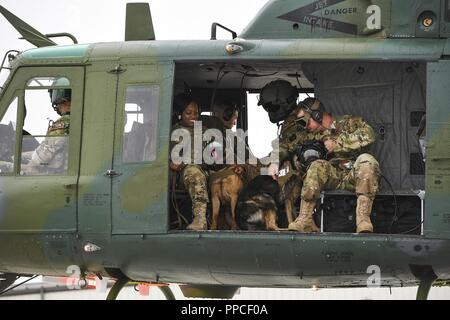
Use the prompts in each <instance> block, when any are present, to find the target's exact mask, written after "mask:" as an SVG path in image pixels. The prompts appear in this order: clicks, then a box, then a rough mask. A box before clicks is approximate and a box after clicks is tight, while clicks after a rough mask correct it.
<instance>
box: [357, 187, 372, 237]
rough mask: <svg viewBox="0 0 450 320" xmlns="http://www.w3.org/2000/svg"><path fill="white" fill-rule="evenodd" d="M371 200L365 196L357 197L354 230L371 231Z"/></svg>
mask: <svg viewBox="0 0 450 320" xmlns="http://www.w3.org/2000/svg"><path fill="white" fill-rule="evenodd" d="M372 204H373V200H372V199H370V198H369V197H367V196H364V195H361V196H359V197H358V201H357V205H356V232H357V233H372V232H373V225H372V222H371V221H370V213H371V212H372Z"/></svg>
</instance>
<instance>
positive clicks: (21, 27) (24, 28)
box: [0, 6, 56, 48]
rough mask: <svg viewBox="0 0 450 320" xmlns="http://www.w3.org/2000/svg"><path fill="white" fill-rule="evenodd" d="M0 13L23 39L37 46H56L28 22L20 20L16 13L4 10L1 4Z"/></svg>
mask: <svg viewBox="0 0 450 320" xmlns="http://www.w3.org/2000/svg"><path fill="white" fill-rule="evenodd" d="M0 13H1V14H3V16H4V17H5V18H6V20H8V21H9V23H11V24H12V26H13V27H14V28H15V29H16V30H17V31H18V32H19V33H20V34H21V35H22V37H23V39H25V40H27V41H28V42H30V43H31V44H33V45H35V46H36V47H38V48H41V47H49V46H56V43H55V42H53V41H52V40H50V39H49V38H48V37H46V36H45V35H44V34H42V33H40V32H39V31H37V30H36V29H34V28H33V27H32V26H30V25H29V24H28V23H26V22H24V21H23V20H21V19H20V18H19V17H17V16H16V15H14V14H12V13H11V12H9V11H8V10H6V9H5V8H4V7H3V6H0Z"/></svg>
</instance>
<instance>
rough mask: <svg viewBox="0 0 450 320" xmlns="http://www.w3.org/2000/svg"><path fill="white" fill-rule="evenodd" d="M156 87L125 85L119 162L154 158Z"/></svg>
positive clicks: (156, 116) (133, 161) (157, 97)
mask: <svg viewBox="0 0 450 320" xmlns="http://www.w3.org/2000/svg"><path fill="white" fill-rule="evenodd" d="M158 107H159V86H156V85H133V86H129V87H128V88H127V95H126V103H125V121H124V131H123V162H124V163H136V162H149V161H154V160H156V153H157V141H158V139H157V138H158V136H157V133H158V131H157V130H158V128H157V124H158V110H159V108H158Z"/></svg>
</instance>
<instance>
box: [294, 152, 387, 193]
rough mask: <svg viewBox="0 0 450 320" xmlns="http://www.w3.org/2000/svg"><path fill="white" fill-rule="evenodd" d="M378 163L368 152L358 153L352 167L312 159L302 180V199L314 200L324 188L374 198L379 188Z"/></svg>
mask: <svg viewBox="0 0 450 320" xmlns="http://www.w3.org/2000/svg"><path fill="white" fill-rule="evenodd" d="M379 177H380V165H379V164H378V161H377V160H376V159H375V158H374V157H373V156H372V155H370V154H367V153H365V154H362V155H360V156H359V157H358V158H357V159H356V161H355V163H354V164H353V168H352V169H350V170H349V169H342V168H340V167H335V166H333V165H332V164H331V163H330V162H329V161H326V160H317V161H314V162H313V163H312V164H311V166H310V167H309V169H308V172H307V173H306V178H305V179H304V181H303V188H302V199H303V200H305V201H316V200H317V199H319V198H320V193H321V192H322V191H324V190H347V191H356V194H357V195H358V196H359V195H365V196H367V197H368V198H370V199H372V200H373V199H374V198H375V195H376V193H377V192H378V188H379Z"/></svg>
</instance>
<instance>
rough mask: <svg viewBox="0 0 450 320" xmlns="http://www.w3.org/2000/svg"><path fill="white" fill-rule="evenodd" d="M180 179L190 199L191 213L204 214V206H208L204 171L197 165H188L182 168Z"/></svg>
mask: <svg viewBox="0 0 450 320" xmlns="http://www.w3.org/2000/svg"><path fill="white" fill-rule="evenodd" d="M181 179H182V180H183V183H184V187H185V188H186V190H187V191H188V193H189V196H190V198H191V200H192V213H193V214H194V216H196V215H204V216H206V208H207V206H208V189H207V182H206V180H207V179H206V173H205V172H204V171H203V169H202V168H200V167H199V166H197V165H188V166H186V167H185V168H184V169H183V171H182V173H181Z"/></svg>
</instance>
